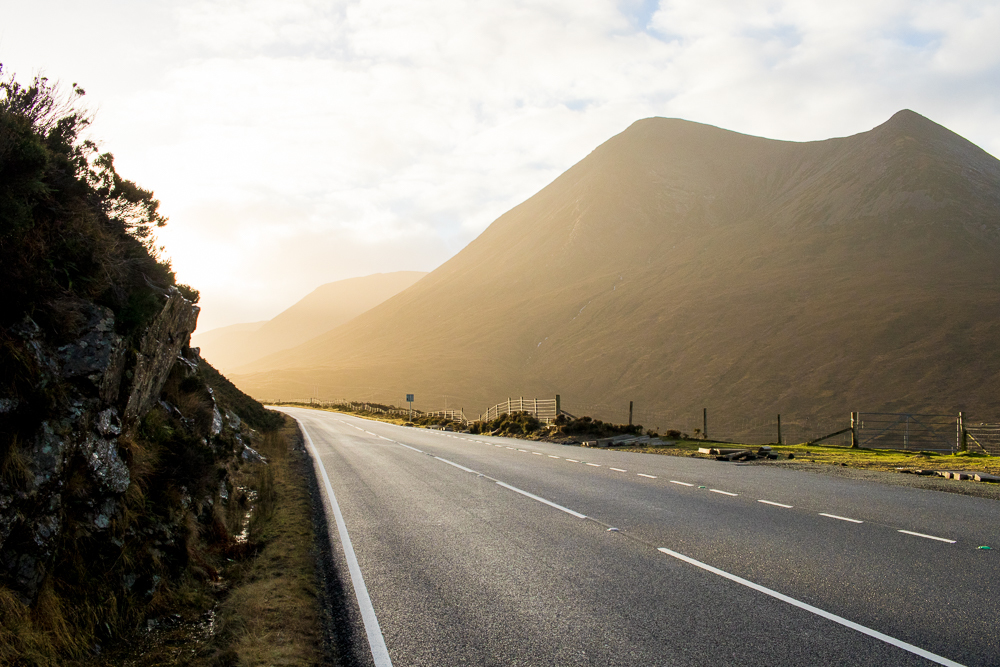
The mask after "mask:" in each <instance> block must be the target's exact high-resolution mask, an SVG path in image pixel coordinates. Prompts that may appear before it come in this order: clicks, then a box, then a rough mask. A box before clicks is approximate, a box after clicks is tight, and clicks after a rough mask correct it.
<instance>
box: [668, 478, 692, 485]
mask: <svg viewBox="0 0 1000 667" xmlns="http://www.w3.org/2000/svg"><path fill="white" fill-rule="evenodd" d="M670 483H671V484H680V485H681V486H694V484H688V483H687V482H678V481H677V480H676V479H672V480H670Z"/></svg>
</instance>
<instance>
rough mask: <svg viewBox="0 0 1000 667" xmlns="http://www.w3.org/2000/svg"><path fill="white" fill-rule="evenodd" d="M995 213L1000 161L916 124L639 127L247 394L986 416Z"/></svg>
mask: <svg viewBox="0 0 1000 667" xmlns="http://www.w3.org/2000/svg"><path fill="white" fill-rule="evenodd" d="M998 210H1000V163H998V162H997V160H996V159H995V158H993V156H991V155H989V154H988V153H986V152H985V151H983V150H982V149H980V148H978V147H976V146H975V145H974V144H972V143H971V142H968V141H967V140H965V139H964V138H962V137H960V136H959V135H957V134H955V133H953V132H951V131H950V130H947V129H946V128H943V127H942V126H940V125H938V124H936V123H934V122H933V121H930V120H928V119H926V118H924V117H923V116H920V115H919V114H917V113H915V112H912V111H908V110H904V111H901V112H898V113H897V114H895V115H893V117H892V118H890V119H889V120H888V121H887V122H885V123H883V124H881V125H879V126H877V127H876V128H874V129H872V130H870V131H868V132H863V133H860V134H856V135H852V136H849V137H842V138H834V139H825V140H821V141H815V142H804V143H797V142H786V141H776V140H771V139H764V138H761V137H753V136H750V135H743V134H739V133H735V132H730V131H728V130H723V129H720V128H715V127H712V126H708V125H702V124H697V123H691V122H690V121H681V120H677V119H659V118H654V119H644V120H640V121H637V122H636V123H634V124H632V125H631V126H630V127H629V128H628V129H626V130H625V131H624V132H622V133H621V134H619V135H616V136H615V137H612V138H611V139H609V140H608V141H607V142H605V143H603V144H602V145H601V146H599V147H597V148H596V149H595V150H594V151H592V152H591V154H590V155H588V156H587V157H586V158H584V159H583V160H581V161H580V162H578V163H577V164H575V165H574V166H573V167H571V168H570V169H568V170H567V171H566V172H565V173H563V174H562V175H560V176H559V177H557V178H556V179H555V180H554V181H553V182H552V183H550V184H549V185H548V186H546V187H545V188H543V189H542V190H541V191H539V192H538V193H536V194H535V195H533V196H532V197H530V198H529V199H527V200H526V201H525V202H523V203H522V204H519V205H518V206H516V207H514V208H513V209H511V210H510V211H508V212H507V213H505V214H504V215H502V216H500V218H498V219H497V220H496V221H495V222H494V223H493V224H492V225H490V227H488V228H487V229H486V230H485V231H484V232H483V233H482V234H481V235H480V236H479V237H478V238H477V239H475V240H474V241H473V242H472V243H470V244H469V245H468V246H467V247H466V248H465V249H463V250H462V251H461V252H460V253H458V254H457V255H456V256H455V257H453V258H452V259H450V260H449V261H448V262H446V263H445V264H444V265H442V266H441V267H440V268H439V269H437V270H435V271H434V272H432V273H431V274H430V275H428V276H427V277H426V278H425V279H424V280H422V281H421V282H420V284H419V285H417V286H415V287H413V288H411V289H409V290H406V291H404V292H402V293H400V294H399V295H397V296H396V297H394V298H393V299H391V300H388V301H387V302H385V303H384V304H382V305H381V306H379V307H378V308H375V309H373V310H371V311H369V312H367V313H365V314H363V315H362V316H359V317H358V318H356V319H355V320H354V321H352V322H351V323H349V324H348V325H345V326H343V327H339V328H338V329H335V330H333V331H331V332H329V333H327V334H325V335H324V336H321V337H320V338H317V339H315V340H314V341H311V342H310V343H308V344H306V345H305V346H301V347H299V348H296V349H294V350H290V351H286V352H284V353H279V354H278V355H274V356H272V357H269V358H268V359H267V360H262V361H264V362H266V363H259V364H256V365H250V366H248V367H246V368H245V369H244V370H245V371H248V372H244V373H243V374H242V375H241V376H239V377H238V378H237V380H238V382H239V383H240V384H241V386H243V387H245V388H247V389H248V390H250V391H251V392H256V393H255V395H260V396H263V395H264V394H262V393H260V392H261V391H263V390H264V387H265V386H267V387H268V389H267V391H270V392H274V391H285V392H292V394H286V395H294V392H295V391H296V389H297V388H298V390H299V391H306V390H309V389H315V390H316V391H319V392H320V394H322V392H323V391H331V390H335V389H337V388H339V389H342V390H343V391H346V390H347V389H348V388H350V387H355V388H357V387H369V388H377V389H378V390H380V391H382V390H384V391H386V392H390V391H392V387H393V386H400V388H399V389H398V390H396V391H397V392H402V391H409V390H406V389H403V388H402V386H403V385H405V386H409V387H415V386H421V387H423V391H424V393H425V394H431V395H433V394H438V395H441V396H445V395H448V396H451V397H452V400H461V401H464V402H465V403H466V404H473V405H477V406H478V407H482V406H483V405H486V404H490V403H492V402H496V400H499V399H501V398H503V397H506V396H507V395H520V393H521V392H524V395H533V394H536V395H544V394H548V393H561V394H562V395H563V396H564V397H566V398H564V401H565V400H567V399H568V400H570V401H576V402H578V403H580V404H589V405H602V404H606V403H612V404H616V405H617V404H621V403H623V402H624V403H627V401H628V400H631V399H633V398H635V399H637V400H639V401H641V402H642V403H644V404H645V405H649V406H650V409H655V410H660V411H663V412H673V411H691V410H694V409H696V406H700V405H701V404H703V403H707V404H711V405H719V406H721V409H723V410H725V411H728V412H731V413H734V414H737V413H741V414H759V413H770V412H774V411H783V410H784V411H786V412H787V411H788V410H789V409H791V410H794V411H799V412H804V413H806V412H807V413H811V414H820V413H823V414H826V413H830V414H839V413H841V412H843V413H846V412H848V411H850V410H856V409H872V408H873V407H874V406H875V405H877V406H880V407H881V408H885V409H889V408H893V409H895V408H899V409H904V408H906V409H910V408H915V407H921V409H923V408H929V407H931V405H932V404H933V403H934V402H935V401H937V402H938V403H940V404H941V405H940V408H941V409H944V408H947V409H952V408H956V409H957V408H958V407H962V406H967V407H972V406H982V407H985V406H986V405H987V404H989V400H988V395H989V392H988V391H986V390H985V389H983V388H982V387H977V388H974V389H965V390H961V391H964V392H965V396H966V397H965V398H962V397H961V396H960V395H959V394H960V393H961V391H960V389H959V387H958V385H962V386H968V381H969V380H971V379H978V381H986V380H988V379H989V378H996V377H998V373H1000V367H998V366H997V364H996V363H995V362H992V361H991V360H990V361H988V362H987V363H985V364H979V365H978V367H977V362H976V361H975V360H976V359H983V358H985V359H990V354H989V353H990V348H989V346H988V345H985V344H984V342H983V341H985V340H988V338H989V335H992V333H1000V328H998V323H997V322H996V321H995V319H994V318H982V317H976V315H978V314H980V313H982V312H984V307H985V308H988V307H989V306H991V305H994V304H996V301H997V298H996V294H997V290H996V287H997V286H998V277H1000V265H998V262H997V259H996V253H995V249H996V246H997V245H998V244H997V239H998V231H1000V230H998V225H997V215H996V212H997V211H998ZM959 265H962V268H959ZM973 275H975V279H972V276H973ZM941 318H945V319H944V321H942V320H941ZM498 324H499V325H500V326H499V327H498V326H497V325H498ZM404 327H405V329H406V331H407V332H408V334H407V336H406V338H405V339H404V338H403V337H402V336H400V333H399V329H400V328H404ZM498 329H499V331H498ZM963 336H964V337H966V338H968V340H969V344H968V345H967V346H966V347H963V348H961V349H958V348H956V347H955V346H954V345H953V344H951V343H950V342H949V340H951V339H952V338H956V337H957V338H962V337H963ZM911 339H912V340H911ZM934 341H936V346H937V347H935V346H934V345H933V344H932V342H934ZM831 346H836V347H835V349H837V350H839V351H840V352H839V353H837V354H834V353H832V352H831ZM332 350H336V353H332V352H331V351H332ZM389 350H392V351H393V353H392V354H390V353H389V352H388V351H389ZM871 361H875V362H878V363H882V364H884V365H885V368H884V370H879V371H877V372H875V373H874V375H875V376H877V377H878V378H879V381H878V383H876V384H879V383H880V384H882V385H884V388H883V389H878V388H877V387H875V386H874V385H873V384H872V383H871V382H870V378H871V375H872V372H870V371H869V370H866V369H867V364H868V363H869V362H871ZM789 363H791V364H794V365H795V367H796V368H795V369H794V370H788V369H785V368H784V367H785V366H786V365H788V364H789ZM921 365H923V366H925V368H924V370H923V371H921V370H920V367H921ZM948 368H961V369H962V372H961V373H959V374H958V375H960V376H962V378H964V379H962V380H961V381H958V380H957V379H956V378H957V376H956V377H951V375H955V374H954V373H952V374H951V375H949V374H948V373H947V372H946V369H948ZM824 373H825V374H826V377H827V378H828V379H827V380H824ZM255 374H256V375H255ZM893 374H895V376H896V377H897V379H896V380H893V379H892V378H893ZM466 376H467V377H466ZM915 377H916V378H921V377H922V378H923V379H922V380H921V381H920V383H919V384H920V387H919V388H918V389H914V388H913V378H915ZM265 378H266V379H265ZM307 378H308V379H307ZM935 379H937V380H938V381H940V382H943V383H945V384H948V383H951V385H949V386H950V389H949V392H950V394H949V393H948V392H945V393H946V394H948V397H947V398H941V397H940V396H939V397H938V398H934V394H935V393H936V392H934V391H932V390H931V389H930V384H932V383H933V381H934V380H935ZM265 382H266V383H267V384H266V385H265ZM296 383H298V384H296ZM678 383H680V384H678ZM829 384H834V385H836V386H837V388H836V389H830V387H829V386H827V385H829ZM952 385H954V386H952ZM788 387H796V389H794V390H789V389H788ZM907 387H909V388H907ZM937 393H940V392H937ZM267 397H269V398H275V397H277V396H275V395H274V394H270V395H269V396H267ZM862 404H863V405H862ZM566 405H567V406H569V405H570V403H566Z"/></svg>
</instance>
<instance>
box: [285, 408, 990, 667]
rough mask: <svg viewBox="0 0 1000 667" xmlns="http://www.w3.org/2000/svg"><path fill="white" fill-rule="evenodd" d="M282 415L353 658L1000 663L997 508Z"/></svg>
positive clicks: (696, 464)
mask: <svg viewBox="0 0 1000 667" xmlns="http://www.w3.org/2000/svg"><path fill="white" fill-rule="evenodd" d="M283 410H284V411H285V412H287V413H288V414H290V415H292V416H293V417H295V418H296V419H298V420H299V422H300V424H301V425H302V427H303V428H304V431H305V433H306V435H307V436H308V437H307V441H308V442H309V444H310V446H311V449H312V450H313V455H314V458H316V460H317V461H318V462H319V464H321V469H320V467H318V468H317V469H318V470H320V474H321V475H323V476H325V480H326V483H327V484H328V486H327V494H328V496H329V495H330V493H331V492H332V494H333V496H334V497H335V500H336V502H335V503H333V504H332V505H331V507H332V506H333V505H336V507H337V513H339V519H340V520H339V525H338V520H337V518H336V517H335V516H334V514H335V513H334V512H333V511H331V512H329V514H330V535H331V546H332V548H333V551H334V558H335V562H336V564H337V569H338V571H339V573H340V574H339V576H340V577H341V582H340V583H341V585H342V587H343V590H344V591H345V592H346V594H347V595H348V596H349V597H350V600H349V602H350V604H348V605H347V607H348V616H347V620H346V621H345V622H346V623H348V624H350V625H353V626H354V627H353V630H352V629H351V628H347V629H346V630H347V631H350V632H349V634H350V636H351V637H353V641H352V646H351V647H350V648H349V653H348V655H347V659H348V662H350V663H351V664H358V665H377V667H384V666H385V665H388V664H393V665H396V666H397V667H403V666H410V665H427V666H441V665H768V666H771V665H928V664H945V665H954V664H959V665H970V666H971V665H1000V632H998V631H1000V595H998V593H1000V577H998V574H1000V565H998V560H997V558H998V556H1000V551H998V549H996V547H1000V527H998V518H1000V513H998V510H1000V505H998V503H997V502H996V501H993V500H986V499H981V498H972V497H967V496H960V495H956V494H947V493H940V492H934V491H926V490H919V489H910V488H905V487H895V486H883V485H879V484H874V483H870V482H860V481H854V480H850V479H842V478H836V477H828V476H825V475H818V474H814V473H806V472H799V471H795V470H789V469H784V468H769V467H767V465H736V464H731V463H719V462H715V461H707V460H704V459H694V458H684V457H673V456H657V455H643V454H633V453H628V452H616V451H613V450H600V449H588V448H580V447H575V446H566V445H557V444H552V443H542V442H531V441H523V440H515V439H508V438H493V437H488V436H473V435H463V434H457V433H447V432H442V431H433V430H426V429H417V428H408V427H402V426H396V425H393V424H386V423H382V422H375V421H369V420H364V419H360V418H357V417H353V416H348V415H344V414H339V413H331V412H321V411H316V410H308V409H296V408H284V409H283ZM320 485H321V487H322V486H324V481H323V480H321V482H320ZM327 500H328V501H332V498H330V497H328V498H327ZM345 537H347V538H348V540H349V542H350V545H349V546H350V548H347V547H348V545H347V544H346V542H345V540H344V538H345ZM984 545H985V546H993V547H994V549H992V550H986V549H980V548H978V547H980V546H984ZM348 552H350V553H348ZM352 559H353V562H352ZM352 566H353V567H352ZM352 570H353V571H352ZM362 582H363V583H362ZM365 591H367V593H366V592H365ZM355 594H356V595H357V597H355ZM366 596H367V597H366ZM366 599H367V600H370V604H369V603H368V602H365V600H366ZM366 637H367V639H368V641H366Z"/></svg>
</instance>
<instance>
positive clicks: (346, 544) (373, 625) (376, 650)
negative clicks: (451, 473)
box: [296, 420, 413, 667]
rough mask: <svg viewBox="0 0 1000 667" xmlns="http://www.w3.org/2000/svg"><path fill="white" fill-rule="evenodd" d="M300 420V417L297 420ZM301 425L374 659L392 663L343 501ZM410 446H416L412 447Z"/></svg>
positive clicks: (381, 664) (380, 666)
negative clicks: (342, 505) (317, 467)
mask: <svg viewBox="0 0 1000 667" xmlns="http://www.w3.org/2000/svg"><path fill="white" fill-rule="evenodd" d="M296 421H298V420H296ZM299 425H300V426H301V427H302V435H304V436H305V439H306V443H307V444H308V445H309V451H310V453H311V454H312V457H313V460H314V461H316V463H317V464H319V472H320V474H321V475H322V477H323V486H324V487H325V488H326V493H327V495H328V496H329V497H330V507H332V508H333V516H334V519H336V521H337V531H338V532H339V533H340V543H341V545H342V546H343V548H344V557H345V558H346V559H347V569H348V571H349V572H350V573H351V584H352V585H353V586H354V595H355V596H356V597H357V599H358V607H359V608H360V609H361V620H362V621H363V622H364V625H365V634H366V635H368V646H369V647H370V648H371V650H372V660H374V661H375V667H392V660H390V659H389V649H388V648H386V646H385V638H384V637H383V636H382V628H380V627H379V625H378V618H376V617H375V608H374V607H373V606H372V599H371V597H370V596H369V595H368V588H367V587H366V586H365V580H364V577H362V576H361V566H360V565H358V557H357V556H355V555H354V547H353V546H352V545H351V536H350V535H348V534H347V524H346V523H344V515H343V514H341V513H340V505H338V504H337V496H336V495H334V493H333V486H331V485H330V477H329V475H327V474H326V468H325V467H324V466H323V462H322V461H320V460H319V453H318V452H317V451H316V447H315V446H314V445H313V441H312V438H310V437H309V433H308V432H307V431H306V427H305V424H303V423H302V422H299ZM410 449H413V448H412V447H411V448H410Z"/></svg>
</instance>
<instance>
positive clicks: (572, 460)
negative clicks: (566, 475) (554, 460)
mask: <svg viewBox="0 0 1000 667" xmlns="http://www.w3.org/2000/svg"><path fill="white" fill-rule="evenodd" d="M566 460H567V461H569V462H570V463H579V461H577V460H576V459H566Z"/></svg>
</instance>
